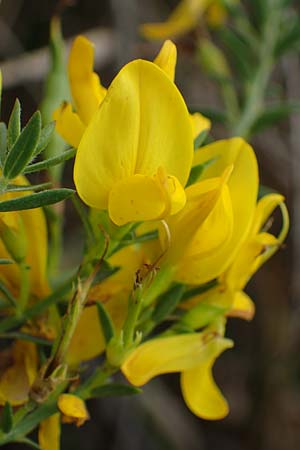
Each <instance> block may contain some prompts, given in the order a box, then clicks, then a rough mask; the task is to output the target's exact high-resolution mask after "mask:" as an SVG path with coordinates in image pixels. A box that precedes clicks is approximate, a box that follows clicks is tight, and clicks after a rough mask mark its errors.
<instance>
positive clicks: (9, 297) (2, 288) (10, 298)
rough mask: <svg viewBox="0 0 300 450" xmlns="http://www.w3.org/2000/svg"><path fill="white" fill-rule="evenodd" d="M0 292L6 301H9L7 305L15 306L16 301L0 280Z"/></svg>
mask: <svg viewBox="0 0 300 450" xmlns="http://www.w3.org/2000/svg"><path fill="white" fill-rule="evenodd" d="M0 292H2V294H4V295H5V297H6V298H7V300H8V301H9V303H10V304H11V305H12V306H16V304H17V301H16V299H15V297H14V296H13V295H12V293H11V292H10V290H9V289H8V288H7V287H6V286H5V284H4V283H3V281H1V280H0Z"/></svg>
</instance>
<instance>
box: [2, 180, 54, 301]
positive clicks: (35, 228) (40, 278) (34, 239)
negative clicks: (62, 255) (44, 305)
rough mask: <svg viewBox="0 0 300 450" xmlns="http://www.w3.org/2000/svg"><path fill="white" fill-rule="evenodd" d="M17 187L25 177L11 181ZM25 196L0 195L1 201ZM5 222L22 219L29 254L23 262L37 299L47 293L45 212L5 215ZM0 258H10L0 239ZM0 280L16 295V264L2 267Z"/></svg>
mask: <svg viewBox="0 0 300 450" xmlns="http://www.w3.org/2000/svg"><path fill="white" fill-rule="evenodd" d="M13 183H14V184H17V185H28V181H27V179H26V178H25V177H24V176H19V177H17V178H15V179H14V180H13ZM26 194H28V192H26V193H23V192H18V193H17V192H12V193H7V194H4V195H3V196H2V200H9V199H13V198H19V197H22V196H24V195H26ZM4 215H5V221H6V223H10V224H11V225H12V226H13V224H16V223H18V220H21V222H22V224H23V228H24V234H25V236H26V238H27V241H28V243H30V245H28V251H27V255H26V262H27V264H28V266H29V267H30V283H31V292H32V293H33V294H35V295H37V296H38V297H42V296H45V295H47V294H48V293H49V287H48V282H47V279H46V265H47V252H48V242H47V241H48V237H47V225H46V220H45V215H44V211H43V209H42V208H36V209H29V210H24V211H16V212H15V211H14V212H7V213H4ZM0 257H1V258H8V259H10V256H9V254H8V252H7V250H6V248H5V246H4V244H3V243H2V241H1V240H0ZM0 277H1V278H2V279H3V280H4V281H5V282H6V283H7V284H8V285H9V286H10V287H12V290H13V292H14V293H16V295H18V290H19V287H20V273H19V269H18V266H17V265H16V264H8V265H2V267H1V275H0Z"/></svg>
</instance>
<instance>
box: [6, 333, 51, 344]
mask: <svg viewBox="0 0 300 450" xmlns="http://www.w3.org/2000/svg"><path fill="white" fill-rule="evenodd" d="M0 339H18V340H20V341H28V342H34V343H35V344H41V345H47V346H51V345H52V344H53V342H52V341H49V340H47V339H43V338H40V337H38V336H33V335H31V334H26V333H19V332H17V331H16V332H11V333H0Z"/></svg>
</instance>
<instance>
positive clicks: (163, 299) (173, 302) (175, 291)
mask: <svg viewBox="0 0 300 450" xmlns="http://www.w3.org/2000/svg"><path fill="white" fill-rule="evenodd" d="M184 291H185V286H184V285H182V284H176V285H175V286H173V287H171V289H169V290H168V291H167V292H166V293H165V294H163V295H161V296H160V297H159V299H158V301H157V304H156V307H155V309H154V311H153V314H152V320H153V321H154V322H162V321H163V320H164V319H165V318H166V317H168V315H169V314H171V313H172V312H173V311H174V309H175V308H176V306H177V305H178V303H179V302H180V300H181V298H182V295H183V293H184Z"/></svg>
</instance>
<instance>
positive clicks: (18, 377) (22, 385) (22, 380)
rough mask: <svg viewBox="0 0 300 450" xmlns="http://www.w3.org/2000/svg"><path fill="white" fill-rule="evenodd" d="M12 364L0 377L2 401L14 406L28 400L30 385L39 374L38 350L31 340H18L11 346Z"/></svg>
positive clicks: (0, 397) (0, 400)
mask: <svg viewBox="0 0 300 450" xmlns="http://www.w3.org/2000/svg"><path fill="white" fill-rule="evenodd" d="M11 352H12V355H11V359H12V362H11V365H10V366H9V367H8V368H6V369H5V370H4V371H3V372H2V374H1V377H0V403H1V404H4V403H5V402H6V401H9V402H10V403H11V404H12V405H13V406H17V405H21V404H23V403H25V402H26V401H27V400H28V394H29V390H30V387H31V385H32V383H33V381H34V379H35V377H36V375H37V363H38V361H37V351H36V347H35V345H34V344H33V343H31V342H25V341H16V342H15V343H14V345H13V347H12V348H11Z"/></svg>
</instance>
